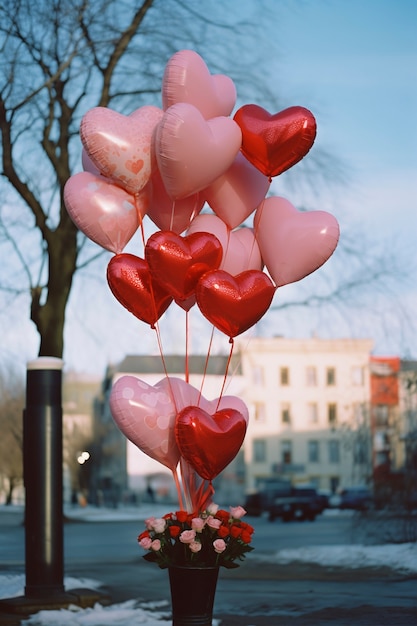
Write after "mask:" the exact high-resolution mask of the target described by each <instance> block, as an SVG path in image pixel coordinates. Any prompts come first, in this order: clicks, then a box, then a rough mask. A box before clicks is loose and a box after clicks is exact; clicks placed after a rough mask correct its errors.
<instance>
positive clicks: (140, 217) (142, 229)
mask: <svg viewBox="0 0 417 626" xmlns="http://www.w3.org/2000/svg"><path fill="white" fill-rule="evenodd" d="M133 197H134V199H135V209H136V213H137V215H138V218H139V225H140V232H141V235H142V244H143V247H144V248H145V244H146V241H145V229H144V227H143V218H142V215H141V213H140V211H139V206H138V197H139V194H138V193H135V195H134V196H133Z"/></svg>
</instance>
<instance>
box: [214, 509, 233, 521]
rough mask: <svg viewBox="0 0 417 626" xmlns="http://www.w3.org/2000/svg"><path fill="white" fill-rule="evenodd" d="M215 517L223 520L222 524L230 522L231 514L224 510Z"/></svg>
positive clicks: (219, 511)
mask: <svg viewBox="0 0 417 626" xmlns="http://www.w3.org/2000/svg"><path fill="white" fill-rule="evenodd" d="M215 517H217V519H221V520H222V522H228V521H229V518H230V513H228V511H225V510H224V509H219V510H218V511H217V513H216V515H215Z"/></svg>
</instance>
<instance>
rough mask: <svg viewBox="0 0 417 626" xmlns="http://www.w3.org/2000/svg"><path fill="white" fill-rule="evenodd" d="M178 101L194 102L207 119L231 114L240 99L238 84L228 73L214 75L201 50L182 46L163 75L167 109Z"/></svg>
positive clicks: (163, 95) (164, 106)
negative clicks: (236, 84)
mask: <svg viewBox="0 0 417 626" xmlns="http://www.w3.org/2000/svg"><path fill="white" fill-rule="evenodd" d="M178 102H188V104H192V105H194V106H195V107H196V108H197V109H199V111H200V113H201V114H202V115H203V117H204V118H205V119H210V118H212V117H218V116H219V115H225V116H228V115H230V113H231V112H232V110H233V107H234V106H235V103H236V88H235V86H234V84H233V81H232V79H231V78H229V77H228V76H225V75H224V74H214V75H211V74H210V71H209V69H208V67H207V65H206V63H205V62H204V60H203V59H202V58H201V57H200V55H198V54H197V52H194V50H180V51H179V52H176V53H175V54H174V55H173V56H172V57H171V58H170V60H169V61H168V63H167V64H166V67H165V71H164V76H163V79H162V106H163V108H164V110H166V109H168V108H169V107H170V106H172V105H173V104H177V103H178Z"/></svg>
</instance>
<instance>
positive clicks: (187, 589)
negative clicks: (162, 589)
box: [168, 566, 219, 626]
mask: <svg viewBox="0 0 417 626" xmlns="http://www.w3.org/2000/svg"><path fill="white" fill-rule="evenodd" d="M168 570H169V584H170V587H171V604H172V626H212V619H213V605H214V596H215V594H216V585H217V577H218V575H219V568H218V567H174V566H173V567H169V568H168Z"/></svg>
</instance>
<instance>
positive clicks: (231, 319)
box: [196, 270, 275, 337]
mask: <svg viewBox="0 0 417 626" xmlns="http://www.w3.org/2000/svg"><path fill="white" fill-rule="evenodd" d="M274 293H275V286H274V284H273V283H272V281H271V279H270V278H269V277H268V276H267V275H266V274H264V273H263V272H260V271H258V270H248V271H246V272H242V273H241V274H238V275H237V276H232V275H231V274H228V273H227V272H225V271H223V270H214V271H212V272H207V273H206V274H204V276H202V277H201V278H200V280H199V281H198V284H197V289H196V298H197V305H198V307H199V309H200V311H201V312H202V314H203V315H204V317H206V318H207V319H208V320H209V322H211V323H212V324H213V326H215V327H216V328H218V329H219V330H221V331H222V332H223V333H225V334H226V335H228V336H229V337H236V335H240V334H241V333H243V332H244V331H245V330H248V328H250V327H251V326H253V325H254V324H256V322H257V321H258V320H260V319H261V317H262V316H263V315H264V314H265V313H266V311H267V310H268V308H269V306H270V304H271V302H272V298H273V297H274Z"/></svg>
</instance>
